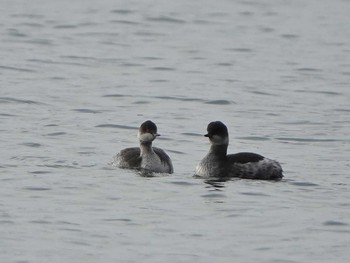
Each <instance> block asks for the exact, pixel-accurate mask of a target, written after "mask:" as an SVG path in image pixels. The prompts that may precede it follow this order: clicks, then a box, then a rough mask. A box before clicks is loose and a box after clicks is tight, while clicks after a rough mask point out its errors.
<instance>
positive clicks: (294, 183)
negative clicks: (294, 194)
mask: <svg viewBox="0 0 350 263" xmlns="http://www.w3.org/2000/svg"><path fill="white" fill-rule="evenodd" d="M290 184H292V185H296V186H319V185H318V184H315V183H310V182H291V183H290Z"/></svg>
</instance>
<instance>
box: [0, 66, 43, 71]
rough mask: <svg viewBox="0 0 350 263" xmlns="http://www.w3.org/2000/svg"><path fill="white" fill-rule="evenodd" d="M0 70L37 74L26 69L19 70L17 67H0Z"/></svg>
mask: <svg viewBox="0 0 350 263" xmlns="http://www.w3.org/2000/svg"><path fill="white" fill-rule="evenodd" d="M0 69H7V70H14V71H20V72H30V73H33V72H37V71H36V70H33V69H27V68H19V67H9V66H0Z"/></svg>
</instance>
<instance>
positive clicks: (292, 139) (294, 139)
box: [276, 137, 346, 142]
mask: <svg viewBox="0 0 350 263" xmlns="http://www.w3.org/2000/svg"><path fill="white" fill-rule="evenodd" d="M276 140H280V141H289V142H342V141H346V140H342V139H315V138H290V137H279V138H276Z"/></svg>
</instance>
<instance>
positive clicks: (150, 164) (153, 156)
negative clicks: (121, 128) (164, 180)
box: [113, 120, 173, 174]
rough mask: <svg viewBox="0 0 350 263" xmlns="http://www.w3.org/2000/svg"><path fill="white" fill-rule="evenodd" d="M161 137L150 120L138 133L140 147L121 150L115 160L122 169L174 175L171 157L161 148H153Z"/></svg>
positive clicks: (142, 125)
mask: <svg viewBox="0 0 350 263" xmlns="http://www.w3.org/2000/svg"><path fill="white" fill-rule="evenodd" d="M157 136H160V134H158V133H157V126H156V125H155V124H154V123H153V122H152V121H150V120H148V121H145V122H144V123H142V124H141V126H140V128H139V132H138V136H137V137H138V138H139V141H140V147H132V148H126V149H124V150H121V151H120V152H119V153H118V154H117V155H116V156H115V157H114V160H113V163H114V164H115V165H116V166H118V167H120V168H129V169H143V170H146V171H149V172H155V173H169V174H171V173H173V165H172V163H171V160H170V157H169V156H168V155H167V154H166V153H165V151H163V150H162V149H160V148H157V147H152V142H153V141H154V140H155V139H156V138H157Z"/></svg>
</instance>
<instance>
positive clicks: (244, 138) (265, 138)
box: [237, 136, 270, 141]
mask: <svg viewBox="0 0 350 263" xmlns="http://www.w3.org/2000/svg"><path fill="white" fill-rule="evenodd" d="M237 139H239V140H250V141H268V140H270V138H267V137H260V136H247V137H237Z"/></svg>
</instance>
